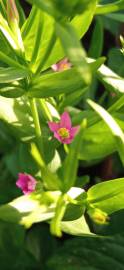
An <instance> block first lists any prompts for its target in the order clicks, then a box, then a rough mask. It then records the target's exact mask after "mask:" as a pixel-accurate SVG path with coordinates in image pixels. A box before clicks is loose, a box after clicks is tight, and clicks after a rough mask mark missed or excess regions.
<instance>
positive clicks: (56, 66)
mask: <svg viewBox="0 0 124 270" xmlns="http://www.w3.org/2000/svg"><path fill="white" fill-rule="evenodd" d="M51 67H52V70H53V71H58V70H59V67H58V64H53V65H52V66H51Z"/></svg>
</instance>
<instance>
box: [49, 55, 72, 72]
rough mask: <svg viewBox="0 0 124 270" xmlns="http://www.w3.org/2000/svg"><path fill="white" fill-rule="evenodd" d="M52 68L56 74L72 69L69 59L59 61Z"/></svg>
mask: <svg viewBox="0 0 124 270" xmlns="http://www.w3.org/2000/svg"><path fill="white" fill-rule="evenodd" d="M51 67H52V70H53V71H55V72H57V71H64V70H67V69H69V68H71V63H70V62H69V61H68V59H67V58H64V59H62V60H61V61H59V62H58V63H57V64H54V65H52V66H51Z"/></svg>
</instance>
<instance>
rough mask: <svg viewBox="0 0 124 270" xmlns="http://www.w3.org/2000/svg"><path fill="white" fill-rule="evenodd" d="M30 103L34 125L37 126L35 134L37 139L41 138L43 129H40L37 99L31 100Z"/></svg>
mask: <svg viewBox="0 0 124 270" xmlns="http://www.w3.org/2000/svg"><path fill="white" fill-rule="evenodd" d="M29 102H30V107H31V112H32V116H33V120H34V125H35V133H36V137H38V138H39V137H41V135H42V132H41V127H40V121H39V116H38V111H37V105H36V101H35V98H32V99H29Z"/></svg>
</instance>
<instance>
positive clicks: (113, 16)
mask: <svg viewBox="0 0 124 270" xmlns="http://www.w3.org/2000/svg"><path fill="white" fill-rule="evenodd" d="M106 17H107V18H110V19H112V20H115V21H118V22H124V14H123V13H112V14H107V15H106Z"/></svg>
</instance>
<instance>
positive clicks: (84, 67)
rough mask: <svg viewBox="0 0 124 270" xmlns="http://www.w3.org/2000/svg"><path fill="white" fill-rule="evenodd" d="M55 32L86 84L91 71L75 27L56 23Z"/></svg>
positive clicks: (89, 80)
mask: <svg viewBox="0 0 124 270" xmlns="http://www.w3.org/2000/svg"><path fill="white" fill-rule="evenodd" d="M56 32H57V35H58V36H59V38H60V40H61V43H62V46H63V49H64V51H65V53H66V55H67V56H68V58H69V60H70V62H71V63H72V64H73V65H74V66H75V67H76V68H77V71H78V72H79V74H80V75H81V77H82V79H83V81H84V82H85V83H86V84H89V83H90V82H91V71H90V68H89V66H88V64H87V62H86V54H85V51H84V49H83V48H82V47H81V44H80V43H79V41H78V36H77V33H76V31H75V29H74V28H73V27H72V26H71V25H70V24H68V23H63V24H62V23H61V24H59V23H56Z"/></svg>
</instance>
